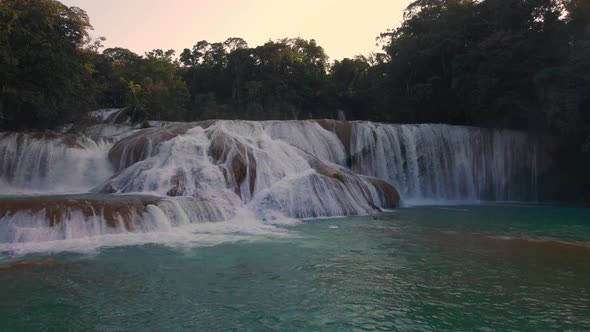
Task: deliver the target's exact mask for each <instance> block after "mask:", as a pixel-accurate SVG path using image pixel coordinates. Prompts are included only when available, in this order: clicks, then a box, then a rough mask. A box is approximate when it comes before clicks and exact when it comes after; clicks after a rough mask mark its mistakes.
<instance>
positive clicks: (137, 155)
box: [109, 120, 215, 171]
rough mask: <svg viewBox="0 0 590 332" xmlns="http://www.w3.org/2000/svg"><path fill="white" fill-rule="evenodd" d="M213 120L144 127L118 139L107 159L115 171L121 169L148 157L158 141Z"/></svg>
mask: <svg viewBox="0 0 590 332" xmlns="http://www.w3.org/2000/svg"><path fill="white" fill-rule="evenodd" d="M214 122H215V121H214V120H209V121H201V122H189V123H181V122H174V123H167V124H163V126H162V127H159V128H146V129H142V130H139V131H137V132H136V133H134V134H132V135H129V136H127V137H125V138H123V139H122V140H120V141H118V142H117V143H116V144H115V145H113V147H112V148H111V150H110V151H109V160H110V162H111V164H112V165H113V166H114V167H115V169H116V170H117V171H121V170H123V169H125V168H127V167H129V166H131V165H133V164H135V163H136V162H138V161H141V160H144V159H145V158H147V157H149V156H150V155H151V154H152V152H153V149H157V145H158V144H159V143H162V142H165V141H168V140H171V139H173V138H174V137H176V136H178V135H182V134H184V133H186V132H187V131H188V130H189V129H191V128H195V127H202V128H204V129H206V128H208V127H209V126H211V125H212V124H213V123H214Z"/></svg>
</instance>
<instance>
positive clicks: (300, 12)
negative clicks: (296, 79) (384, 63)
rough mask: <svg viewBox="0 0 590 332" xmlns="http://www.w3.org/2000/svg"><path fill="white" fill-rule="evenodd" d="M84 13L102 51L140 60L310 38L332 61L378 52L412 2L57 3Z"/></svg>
mask: <svg viewBox="0 0 590 332" xmlns="http://www.w3.org/2000/svg"><path fill="white" fill-rule="evenodd" d="M61 2H63V3H64V4H66V5H68V6H77V7H80V8H82V9H84V10H86V12H87V13H88V15H89V16H90V21H91V23H92V25H93V26H94V31H93V33H92V35H93V36H94V37H97V36H104V37H106V38H107V41H106V42H105V46H107V47H113V46H120V47H125V48H129V49H131V50H132V51H134V52H136V53H139V54H143V53H144V52H145V51H148V50H152V49H154V48H161V49H175V50H177V51H181V50H182V49H184V48H191V47H192V46H193V45H194V44H196V43H197V42H198V41H200V40H207V41H209V42H217V41H224V40H225V39H226V38H228V37H242V38H244V39H245V40H246V41H247V42H248V44H249V45H250V46H257V45H261V44H263V43H265V42H266V41H268V40H269V39H273V40H274V39H277V38H284V37H303V38H306V39H310V38H314V39H315V40H316V41H317V42H318V44H319V45H321V46H323V47H324V49H325V50H326V53H327V54H328V56H330V59H331V60H338V59H341V58H344V57H352V56H354V55H357V54H367V53H369V52H370V51H377V50H379V48H377V47H376V46H375V37H377V36H378V35H379V33H380V32H384V31H385V30H386V29H388V28H395V27H398V26H399V25H400V23H401V20H402V15H403V10H404V8H405V7H406V6H407V5H408V3H409V2H410V0H366V1H353V0H296V1H287V0H217V1H215V0H61Z"/></svg>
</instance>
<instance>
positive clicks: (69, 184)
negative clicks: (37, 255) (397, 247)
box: [0, 111, 537, 252]
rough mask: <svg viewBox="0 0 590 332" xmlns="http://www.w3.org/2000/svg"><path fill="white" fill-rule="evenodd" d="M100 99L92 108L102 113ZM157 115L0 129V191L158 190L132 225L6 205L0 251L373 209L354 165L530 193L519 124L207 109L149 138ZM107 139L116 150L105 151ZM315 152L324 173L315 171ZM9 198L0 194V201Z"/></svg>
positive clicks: (445, 186) (466, 195)
mask: <svg viewBox="0 0 590 332" xmlns="http://www.w3.org/2000/svg"><path fill="white" fill-rule="evenodd" d="M111 112H112V113H111ZM111 112H105V114H102V115H101V116H102V117H104V118H105V119H108V118H109V117H111V118H112V115H113V114H116V113H115V112H114V111H111ZM160 125H161V126H162V128H160V129H148V130H145V131H142V130H139V131H138V130H135V129H132V128H131V127H125V126H118V125H112V124H106V125H98V126H94V127H90V128H88V129H86V130H85V134H86V136H85V135H78V136H69V135H61V136H60V135H34V134H0V186H1V187H0V188H1V189H0V195H14V194H22V193H46V194H47V193H51V194H56V193H60V194H61V193H85V192H89V191H92V192H95V193H120V194H129V193H136V194H137V193H139V194H143V195H155V196H158V197H162V198H163V199H161V200H160V201H159V202H158V203H157V204H151V205H148V206H147V207H146V208H145V211H144V212H141V213H138V214H137V215H134V216H133V218H132V219H133V224H134V225H135V227H134V228H133V230H131V231H130V230H128V229H126V228H125V227H123V226H121V227H110V226H108V225H107V224H106V222H105V220H104V217H103V216H102V215H101V214H100V213H98V212H97V213H95V214H92V215H88V214H87V213H82V212H81V211H77V210H76V209H75V208H74V209H71V210H68V211H67V213H64V215H63V216H62V220H60V222H58V223H56V225H55V226H49V222H48V221H47V220H46V216H45V214H44V211H40V212H39V211H38V212H35V213H31V212H27V211H22V212H18V213H10V214H6V215H3V216H0V252H1V251H13V252H29V251H35V250H36V248H45V249H41V250H44V251H45V250H49V249H48V248H54V249H55V250H58V249H56V248H64V247H67V248H73V247H76V248H78V247H79V246H82V247H84V246H83V245H82V244H83V243H87V245H88V247H91V248H96V247H97V246H103V245H107V246H108V245H116V244H117V243H119V242H122V243H123V244H130V243H143V242H146V243H151V242H154V241H156V242H157V239H156V238H160V239H161V240H162V241H163V242H174V241H179V242H191V241H192V240H190V239H196V238H199V239H201V240H202V238H203V236H204V235H203V233H202V232H201V230H202V229H204V228H206V227H208V226H203V224H202V223H204V222H212V221H215V222H221V224H223V225H225V226H219V228H218V229H217V230H223V229H225V230H226V231H227V232H229V233H231V236H229V237H228V238H231V239H242V238H243V237H242V235H239V234H236V232H237V233H240V234H242V233H248V231H247V229H251V230H252V231H253V232H258V231H260V234H258V235H264V234H266V233H268V234H274V233H276V232H279V233H280V231H278V230H277V229H276V227H273V226H264V225H265V223H269V222H272V223H281V222H291V220H292V219H291V217H294V218H299V219H302V218H314V217H330V216H343V215H359V214H371V213H374V212H376V209H375V205H377V206H383V205H384V202H383V199H382V197H381V196H380V194H379V191H378V189H377V188H376V187H375V186H374V185H372V184H371V183H370V182H369V181H368V180H367V179H365V178H364V177H362V176H358V175H357V174H355V172H356V173H358V174H363V175H369V176H374V177H377V178H382V179H385V180H387V181H389V182H390V183H392V184H393V185H394V186H395V187H396V188H397V189H398V190H399V191H400V193H401V195H402V197H403V198H404V199H405V200H408V201H410V202H413V203H414V202H419V201H433V200H435V201H438V200H448V201H457V200H458V201H477V200H482V199H494V200H530V199H534V197H535V193H536V188H535V186H536V174H535V172H536V161H537V157H536V150H535V148H534V145H533V144H532V143H530V142H529V140H528V138H527V137H526V135H524V134H522V133H519V132H512V131H493V130H483V129H476V128H468V127H457V126H447V125H385V124H376V123H368V122H354V123H352V125H351V133H350V135H351V137H350V146H349V147H345V146H344V145H343V143H342V142H341V141H340V139H339V138H338V136H337V135H336V134H335V133H333V132H331V131H329V130H326V129H324V128H322V127H321V126H320V125H319V124H317V123H316V122H313V121H284V122H282V121H268V122H249V121H217V122H215V123H214V124H212V125H211V126H208V127H207V126H205V128H201V127H200V126H196V125H195V126H193V128H192V129H188V130H187V131H186V132H185V131H180V134H178V135H176V136H174V135H173V136H171V137H172V138H169V137H167V138H168V139H160V140H159V139H158V135H159V133H160V131H165V130H170V128H174V127H166V126H167V125H166V124H160ZM188 127H190V126H188ZM132 133H135V134H134V136H136V135H139V137H141V135H143V133H150V134H149V136H146V140H145V141H147V142H148V143H147V144H144V145H139V146H135V145H134V144H139V143H137V142H140V141H134V140H126V137H129V135H131V134H132ZM105 136H107V137H105ZM117 141H119V143H116V142H117ZM115 143H116V144H120V145H122V146H123V149H122V150H123V154H122V156H120V160H116V158H115V159H114V160H109V150H110V149H111V147H112V146H113V144H115ZM137 149H139V150H137ZM347 150H349V151H350V154H349V155H348V154H347ZM136 151H139V152H141V153H140V156H136V157H139V160H135V159H134V158H136V157H134V153H137V152H136ZM318 165H320V168H322V169H328V173H330V174H335V175H334V176H326V175H325V174H322V173H321V172H319V171H318V170H317V168H316V167H318ZM321 165H324V166H321ZM117 169H119V171H117ZM101 195H102V194H101ZM168 196H174V197H168ZM105 197H106V196H105ZM7 202H8V201H6V200H2V199H0V208H1V207H2V204H9V203H7ZM256 220H257V221H256ZM222 221H223V222H222ZM246 221H248V222H246ZM197 224H198V225H200V226H195V225H197ZM254 224H256V225H257V226H253V225H254ZM239 225H241V226H239ZM195 227H196V228H195ZM211 227H213V226H211ZM236 228H239V229H240V230H239V231H236ZM254 229H257V230H258V231H254ZM179 232H180V233H179ZM222 232H225V231H222ZM138 234H143V235H138ZM155 234H158V235H157V236H156V235H155ZM163 234H168V235H163ZM221 238H223V236H221V235H220V241H221V242H223V241H225V240H224V239H221ZM246 238H247V237H246ZM174 239H176V240H174ZM201 240H199V241H201ZM199 241H197V242H199ZM201 242H203V241H201ZM201 242H199V243H201ZM205 242H207V241H205ZM214 242H215V241H214ZM59 243H61V244H59ZM68 250H69V249H68Z"/></svg>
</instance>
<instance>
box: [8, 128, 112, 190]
mask: <svg viewBox="0 0 590 332" xmlns="http://www.w3.org/2000/svg"><path fill="white" fill-rule="evenodd" d="M111 146H112V143H109V142H108V141H106V140H96V141H95V140H92V139H90V138H88V137H85V136H78V137H68V136H55V135H46V136H40V135H34V134H1V133H0V185H2V190H1V191H0V194H15V193H76V192H78V193H82V192H87V191H88V190H90V189H91V188H92V187H94V186H95V185H96V184H97V183H100V182H102V181H105V180H107V179H108V178H109V177H110V176H112V175H113V168H112V166H111V165H110V163H109V162H108V159H107V154H108V151H109V149H110V148H111Z"/></svg>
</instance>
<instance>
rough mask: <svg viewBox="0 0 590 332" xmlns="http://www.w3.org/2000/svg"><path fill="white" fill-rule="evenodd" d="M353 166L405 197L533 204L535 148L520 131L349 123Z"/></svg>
mask: <svg viewBox="0 0 590 332" xmlns="http://www.w3.org/2000/svg"><path fill="white" fill-rule="evenodd" d="M351 135H352V137H351V147H350V150H351V156H350V158H351V160H352V161H351V167H352V169H353V170H354V171H355V172H357V173H360V174H365V175H371V176H375V177H378V178H382V179H385V180H387V181H389V182H391V183H392V184H393V185H394V186H395V187H396V188H397V189H398V190H399V191H400V193H401V194H402V196H403V197H406V198H414V199H421V198H427V199H447V200H496V201H506V200H533V199H535V198H536V197H537V196H536V193H537V188H536V178H537V174H536V167H537V165H536V163H537V158H536V148H535V144H534V143H533V142H531V141H530V140H529V138H528V137H527V135H525V134H524V133H522V132H516V131H510V130H491V129H480V128H472V127H461V126H449V125H440V124H421V125H388V124H376V123H369V122H357V123H354V124H353V125H352V134H351Z"/></svg>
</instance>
